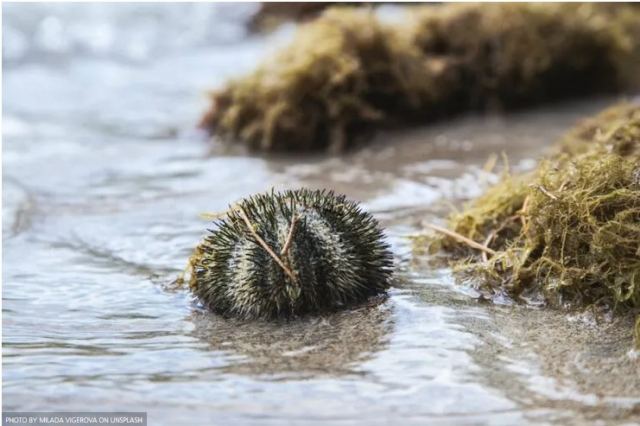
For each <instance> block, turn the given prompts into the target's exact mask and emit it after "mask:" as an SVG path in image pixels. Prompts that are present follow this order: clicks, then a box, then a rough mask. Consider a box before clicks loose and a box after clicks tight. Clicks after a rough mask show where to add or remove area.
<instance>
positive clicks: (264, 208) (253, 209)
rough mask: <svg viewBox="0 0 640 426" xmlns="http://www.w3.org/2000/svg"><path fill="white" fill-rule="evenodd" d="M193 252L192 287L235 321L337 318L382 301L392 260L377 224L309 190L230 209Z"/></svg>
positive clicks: (352, 206)
mask: <svg viewBox="0 0 640 426" xmlns="http://www.w3.org/2000/svg"><path fill="white" fill-rule="evenodd" d="M210 232H211V233H210V235H208V236H207V237H206V238H205V239H204V241H203V242H202V243H201V244H200V245H199V246H198V247H197V248H196V250H195V252H194V254H193V256H192V258H191V261H190V264H191V269H192V270H191V280H190V287H191V290H192V292H193V293H194V294H195V295H196V296H197V298H198V299H199V300H200V301H201V302H202V303H203V304H204V305H205V306H207V307H208V308H209V309H211V310H213V311H215V312H218V313H221V314H223V315H225V316H234V317H240V318H265V319H267V318H278V317H291V316H294V315H303V314H314V313H321V312H326V311H331V310H335V309H338V308H341V307H346V306H349V305H351V304H355V303H358V302H362V301H364V300H365V299H367V298H368V297H370V296H373V295H377V294H380V293H384V291H385V290H386V289H387V288H388V287H389V281H390V276H391V271H392V265H393V260H392V255H391V252H390V251H389V247H388V245H387V244H386V243H384V241H383V233H382V231H381V229H380V228H379V226H378V223H377V221H376V220H375V219H374V218H373V217H372V216H371V215H370V214H369V213H367V212H364V211H362V209H361V208H360V207H359V206H358V204H356V203H355V202H353V201H349V200H347V199H346V197H345V196H343V195H335V194H334V193H333V192H327V191H312V190H306V189H300V190H290V191H285V192H273V191H272V192H269V193H265V194H259V195H255V196H252V197H250V198H247V199H244V200H242V201H240V202H238V203H236V204H235V205H233V206H232V207H231V208H230V209H229V210H228V212H227V213H225V217H224V218H222V219H220V220H218V221H217V222H216V227H215V229H213V230H210Z"/></svg>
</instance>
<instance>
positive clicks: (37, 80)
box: [2, 5, 640, 425]
mask: <svg viewBox="0 0 640 426" xmlns="http://www.w3.org/2000/svg"><path fill="white" fill-rule="evenodd" d="M244 7H245V9H246V10H245V9H242V10H239V9H229V7H228V6H225V7H222V6H217V5H214V6H211V5H197V6H196V5H190V6H188V5H164V6H162V7H156V6H153V5H151V6H147V5H145V6H139V5H138V6H133V5H110V6H105V5H92V6H91V7H89V6H77V5H74V6H71V5H64V6H63V5H57V6H51V5H49V6H47V5H10V7H8V6H6V5H5V6H3V9H4V12H5V19H4V23H3V25H4V27H3V34H4V36H5V43H7V47H6V48H5V49H4V50H3V60H4V64H5V73H4V77H3V89H4V98H3V142H4V144H3V145H4V146H3V166H4V167H3V168H4V171H3V244H4V258H3V295H2V296H3V364H4V365H3V367H4V368H3V409H5V410H39V411H51V410H68V411H70V410H84V411H86V410H119V411H124V410H130V411H148V413H149V424H153V425H156V424H166V425H174V424H211V423H220V424H230V423H232V422H233V423H234V424H236V423H237V424H256V423H260V424H274V425H280V424H286V423H294V424H321V423H324V422H325V421H328V420H331V421H332V422H333V423H335V424H345V425H351V424H366V425H370V424H386V423H389V422H391V421H393V420H394V419H396V420H397V419H398V418H402V419H403V423H404V424H425V423H427V422H428V423H430V424H438V423H442V424H450V423H456V424H483V423H491V424H534V423H535V424H540V423H542V424H572V423H574V424H584V423H592V422H595V421H596V420H597V419H601V420H605V421H607V422H608V423H612V424H617V423H621V424H622V423H626V424H632V423H634V422H638V421H640V379H639V377H640V362H639V361H638V360H634V359H633V357H632V356H631V355H630V354H629V353H628V351H629V348H630V347H631V341H632V336H631V326H630V324H629V323H628V322H625V320H616V321H614V320H611V321H600V322H598V321H596V320H595V319H594V318H593V317H592V316H590V315H589V314H578V313H576V314H570V315H567V314H565V313H560V312H554V311H549V310H545V309H536V308H531V307H523V306H514V305H512V304H511V303H509V301H508V300H506V299H505V300H497V301H496V302H498V303H496V304H489V303H486V302H484V301H483V299H482V298H481V297H479V295H478V294H476V293H475V292H474V291H473V290H471V289H469V288H466V287H463V286H458V285H456V284H455V282H454V280H453V278H452V276H451V273H450V271H449V270H447V269H446V268H441V269H438V268H434V267H433V266H430V264H429V262H427V261H425V260H424V259H420V258H416V257H414V256H412V253H411V245H410V244H411V243H410V241H409V240H408V239H407V238H406V236H407V235H409V234H413V233H416V232H419V231H420V229H421V223H422V222H424V221H428V222H439V221H442V218H443V217H444V216H445V215H446V214H447V213H448V212H449V211H450V209H451V208H452V207H451V205H458V206H459V205H460V204H461V203H462V202H463V201H464V200H466V199H468V198H470V197H473V196H475V195H477V194H479V193H480V192H481V191H482V189H483V188H484V187H486V185H488V184H490V183H491V182H494V181H495V180H496V178H497V177H496V175H495V173H490V172H487V171H485V170H484V169H483V167H484V165H485V163H486V162H487V160H488V159H489V158H490V157H491V155H493V154H496V153H497V154H500V153H501V152H504V153H506V154H507V156H508V158H509V161H510V163H511V168H512V169H516V170H518V169H527V168H530V167H532V166H533V164H534V160H535V159H536V158H538V157H539V156H540V155H541V154H542V153H543V152H544V149H545V147H547V146H549V145H550V144H551V143H552V141H553V140H554V139H555V138H556V137H557V136H558V135H560V134H561V133H562V132H563V131H565V130H566V129H567V128H568V127H570V126H571V125H572V124H574V123H575V121H576V120H578V119H579V118H581V117H584V116H587V115H589V114H592V113H593V112H595V111H597V110H599V109H600V108H602V107H604V106H606V105H608V104H610V103H613V102H614V101H615V99H611V98H607V99H592V100H586V101H581V102H574V103H565V104H560V105H551V106H547V107H545V108H541V109H535V110H532V111H529V112H520V113H516V114H508V115H490V116H466V117H460V118H455V119H452V120H450V121H446V122H442V123H437V124H434V125H432V126H428V127H424V128H420V129H413V130H409V131H403V132H385V133H383V134H380V135H378V136H377V137H376V140H375V141H374V142H373V144H371V145H369V146H368V147H366V148H363V149H361V150H359V151H357V152H354V153H352V154H349V155H346V156H342V157H325V156H313V157H303V158H287V157H277V158H262V157H257V156H249V155H246V153H242V152H228V150H226V149H224V148H223V147H222V146H221V145H219V144H214V145H213V148H211V145H210V144H208V143H207V141H206V138H205V137H204V136H203V135H202V134H200V133H199V132H198V131H197V130H195V125H194V123H195V122H196V120H197V117H198V115H199V114H200V113H201V111H202V110H203V109H204V107H205V105H206V98H205V96H204V95H203V92H204V91H205V90H206V89H208V88H210V87H212V86H215V85H216V84H219V83H220V82H222V81H224V79H225V78H228V77H229V76H233V75H236V74H237V73H240V72H242V71H243V70H247V69H250V68H251V67H252V66H253V65H254V64H255V62H256V61H257V60H259V58H260V57H262V56H264V55H266V54H267V53H268V51H269V50H270V49H272V48H273V46H274V45H277V44H279V43H282V41H283V40H286V39H287V37H289V34H290V29H287V28H285V29H283V30H282V31H280V32H278V33H276V34H273V35H271V36H269V37H266V38H255V37H247V36H246V34H244V32H243V30H242V25H241V24H242V20H243V19H245V18H246V16H248V13H249V12H250V10H251V7H252V6H250V5H248V6H244ZM152 12H153V13H152ZM196 17H198V19H199V21H198V23H197V25H195V24H194V25H188V24H189V23H192V22H193V20H194V19H196ZM96 28H98V29H96ZM185 28H189V31H187V30H185ZM95 34H98V35H97V36H96V35H95ZM105 34H106V35H105ZM185 34H186V35H185ZM131 46H137V47H136V48H135V49H133V48H131ZM163 46H169V47H167V48H163ZM141 52H142V53H141ZM496 170H497V169H496ZM299 186H310V187H317V188H332V189H335V190H337V191H339V192H343V193H346V194H347V195H348V196H350V197H351V198H354V199H357V200H360V201H362V202H363V203H364V205H365V206H366V208H367V209H368V210H369V211H371V212H372V213H374V214H375V216H376V217H377V218H378V219H379V220H380V221H381V223H382V224H383V226H385V227H386V229H387V235H388V239H389V241H390V243H391V244H392V246H393V250H394V252H395V254H396V262H397V270H398V272H397V274H396V279H395V284H394V287H393V289H392V290H391V291H390V294H389V297H388V298H386V299H383V300H372V301H371V303H369V304H368V305H367V306H362V307H359V308H357V309H355V310H352V311H347V312H343V313H339V314H336V315H332V316H327V317H322V318H307V319H303V320H300V321H294V322H291V323H276V324H274V323H250V322H236V321H229V320H223V319H221V318H219V317H216V316H215V315H212V314H210V313H207V312H204V311H202V310H200V309H199V308H198V306H197V304H196V303H195V302H194V301H193V300H192V298H191V296H190V295H189V294H188V293H187V292H186V291H184V290H180V289H175V288H173V287H172V285H171V282H172V281H173V279H174V278H175V277H176V276H177V274H178V273H179V272H180V271H181V269H182V268H183V266H184V264H185V261H186V258H187V257H188V255H189V254H190V250H191V249H192V247H193V246H194V245H195V244H197V242H198V241H199V240H200V239H201V238H202V237H203V236H204V235H205V232H206V228H207V226H208V223H207V222H206V221H204V220H202V219H201V218H200V216H199V215H200V213H202V212H209V211H220V210H224V209H225V207H226V206H227V205H228V204H229V203H232V202H234V201H235V200H237V199H238V198H240V197H243V196H246V195H248V194H251V193H254V192H257V191H263V190H267V189H269V188H272V187H275V188H293V187H299Z"/></svg>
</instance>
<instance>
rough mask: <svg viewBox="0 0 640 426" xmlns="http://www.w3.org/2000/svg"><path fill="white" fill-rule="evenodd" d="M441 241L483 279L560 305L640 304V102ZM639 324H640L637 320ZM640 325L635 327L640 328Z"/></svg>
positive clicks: (564, 148) (594, 127)
mask: <svg viewBox="0 0 640 426" xmlns="http://www.w3.org/2000/svg"><path fill="white" fill-rule="evenodd" d="M449 229H450V230H451V231H453V232H454V233H455V234H456V235H459V236H461V237H465V238H469V239H471V240H473V241H475V242H477V243H479V244H482V245H484V246H485V247H486V248H487V249H488V250H490V251H491V252H493V255H491V256H490V257H489V256H487V255H486V254H482V253H480V252H479V251H478V250H476V249H474V248H472V247H470V246H469V245H468V244H464V243H461V242H460V238H454V237H452V236H448V235H445V236H443V237H439V238H437V239H435V245H434V247H435V249H442V250H444V251H446V252H448V253H450V254H451V255H452V257H453V258H455V259H459V262H458V269H459V270H460V271H463V272H464V273H465V274H470V275H471V276H473V277H475V278H476V279H477V278H478V277H479V278H480V280H479V282H480V283H481V284H480V285H481V286H484V287H485V288H488V289H490V290H493V291H496V292H500V291H506V292H507V293H508V294H510V295H511V296H512V297H514V298H515V299H518V298H519V297H520V296H522V295H523V294H531V293H532V292H537V293H540V294H542V295H543V296H544V299H545V300H546V302H547V303H548V304H549V305H551V306H555V307H567V306H573V307H586V306H599V307H604V308H606V309H611V310H613V311H615V312H636V313H637V312H638V310H639V309H640V106H638V105H634V104H623V105H619V106H615V107H613V108H611V109H609V110H606V111H604V112H603V113H602V114H600V115H599V116H597V117H596V118H594V119H591V120H588V121H586V122H585V123H583V124H582V125H580V126H578V127H577V128H576V129H574V130H572V131H570V132H569V133H568V134H567V135H566V136H565V137H564V138H563V139H562V140H561V141H559V143H558V145H557V147H556V150H555V152H554V154H553V155H550V156H549V157H548V158H546V159H544V160H543V161H542V162H541V163H540V164H539V165H538V167H537V169H535V170H534V171H533V172H530V173H527V174H524V175H520V176H505V177H504V178H503V180H502V181H501V182H500V183H499V184H498V185H496V186H495V187H493V188H490V189H489V190H488V191H487V193H486V194H485V195H483V196H482V197H480V198H478V199H476V200H475V201H473V202H472V203H471V204H470V205H469V206H468V207H467V208H466V209H465V210H464V211H463V212H462V213H458V214H455V215H453V216H452V217H451V219H450V222H449ZM638 324H640V323H638ZM637 332H638V325H636V333H637Z"/></svg>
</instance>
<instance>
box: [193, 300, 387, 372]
mask: <svg viewBox="0 0 640 426" xmlns="http://www.w3.org/2000/svg"><path fill="white" fill-rule="evenodd" d="M385 299H386V298H380V299H373V300H371V301H370V303H369V305H368V306H363V307H359V308H356V309H353V310H349V311H346V312H339V313H336V314H334V315H328V316H324V317H312V318H308V317H307V318H302V319H299V320H296V321H286V322H275V323H272V322H268V323H255V322H240V321H234V320H229V319H223V318H220V317H217V316H214V315H211V314H209V313H207V312H194V313H193V314H192V321H193V323H194V325H195V329H194V332H193V335H194V336H196V337H197V338H199V339H201V340H202V341H203V342H206V343H207V349H206V350H216V351H226V352H229V353H231V354H235V355H238V356H240V357H243V358H244V360H241V359H238V362H237V363H234V364H232V365H229V366H228V367H227V368H225V369H224V371H225V372H228V373H235V374H246V375H254V376H261V375H265V374H266V375H276V374H285V373H293V374H294V375H295V376H299V375H302V376H303V377H304V376H307V377H315V376H318V375H325V374H326V375H342V374H354V373H356V372H357V367H358V366H359V363H361V362H364V361H366V360H368V359H370V358H371V357H372V356H374V355H375V354H376V352H378V351H380V350H382V349H383V348H384V347H385V346H386V343H387V340H388V336H389V334H390V333H391V331H392V324H391V320H390V312H389V310H390V307H389V306H388V305H386V304H385V303H384V301H385Z"/></svg>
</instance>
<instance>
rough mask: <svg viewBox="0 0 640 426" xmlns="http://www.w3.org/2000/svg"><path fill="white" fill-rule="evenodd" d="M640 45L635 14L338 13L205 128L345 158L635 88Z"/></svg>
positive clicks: (628, 10)
mask: <svg viewBox="0 0 640 426" xmlns="http://www.w3.org/2000/svg"><path fill="white" fill-rule="evenodd" d="M638 40H640V9H639V8H635V7H633V6H631V5H614V6H612V5H599V4H482V5H478V4H462V5H457V4H450V5H429V6H418V7H413V8H412V9H411V16H410V17H408V18H407V22H402V23H397V24H387V23H384V22H382V21H381V20H380V19H379V18H378V17H376V15H375V14H373V13H372V12H371V11H367V10H361V9H360V10H358V9H352V8H339V9H330V10H328V11H327V12H326V13H324V14H323V15H322V16H321V17H320V18H318V19H316V20H315V21H313V22H311V23H309V24H306V25H303V26H301V28H300V29H299V31H298V33H297V35H296V37H295V39H294V40H293V42H292V44H291V45H290V46H288V47H287V48H285V49H283V50H282V51H280V52H278V53H277V54H276V55H275V56H274V57H272V58H269V60H267V61H266V62H265V63H263V64H262V65H261V66H259V67H258V69H256V70H255V71H254V72H253V73H252V74H250V75H248V76H246V77H243V78H239V79H236V80H234V81H231V82H229V83H228V84H227V85H226V86H225V87H223V88H222V89H221V90H218V91H216V92H214V93H212V95H211V97H212V106H211V109H210V110H209V111H208V112H207V113H206V114H205V116H204V117H203V118H202V126H203V127H205V128H207V129H209V130H210V131H211V132H214V133H216V134H217V135H219V136H221V137H223V138H225V139H230V140H235V141H241V142H244V143H245V144H246V145H247V146H248V147H249V148H251V149H253V150H261V151H307V150H327V149H328V150H331V151H341V150H343V149H346V148H349V147H352V146H354V145H355V144H357V143H358V142H360V141H362V140H363V139H365V138H367V137H368V136H369V135H370V134H371V132H372V130H375V129H376V128H379V127H381V126H392V125H397V124H400V123H405V124H406V123H423V122H427V121H430V120H434V119H437V118H438V117H441V116H444V115H447V114H451V113H455V112H458V111H462V110H469V109H486V108H495V107H517V106H521V105H525V104H531V103H535V102H539V101H544V100H550V99H558V98H562V97H567V96H572V95H578V94H581V95H582V94H586V93H594V92H599V91H608V90H616V89H621V88H624V87H629V86H630V85H633V84H635V83H636V81H635V80H637V73H636V71H638V70H639V69H640V67H639V63H640V59H639V58H640V55H639V46H638Z"/></svg>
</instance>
